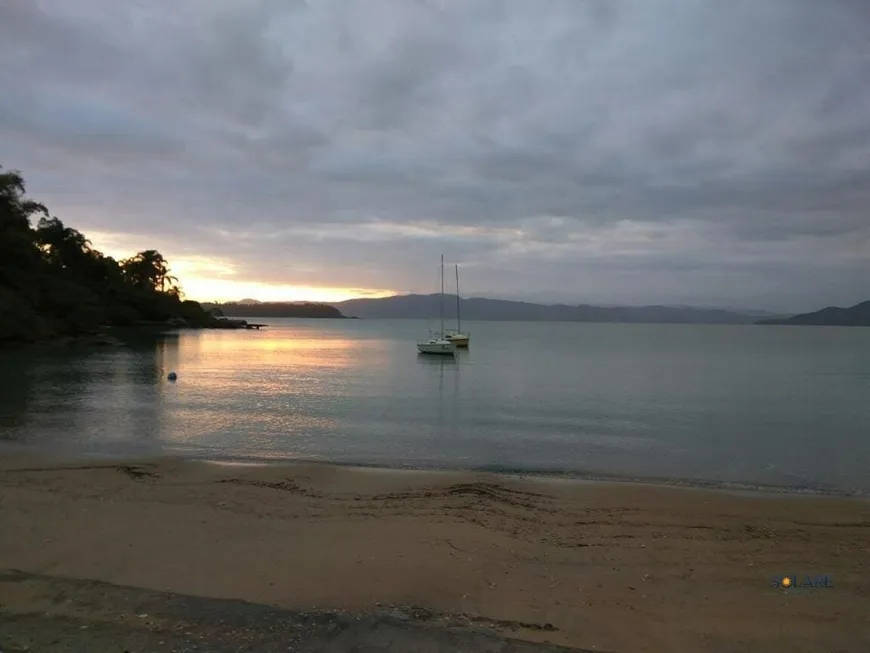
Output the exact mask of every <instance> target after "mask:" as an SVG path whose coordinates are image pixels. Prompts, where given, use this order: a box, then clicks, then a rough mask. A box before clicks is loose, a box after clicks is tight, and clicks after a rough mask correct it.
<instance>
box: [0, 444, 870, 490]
mask: <svg viewBox="0 0 870 653" xmlns="http://www.w3.org/2000/svg"><path fill="white" fill-rule="evenodd" d="M3 451H8V452H12V453H13V454H14V453H16V452H20V454H21V455H24V456H30V457H34V458H44V459H50V458H51V457H52V455H55V456H58V455H59V456H60V458H58V459H62V458H63V457H65V458H67V459H70V460H104V461H107V462H116V463H123V462H129V461H144V460H156V461H160V460H179V461H189V462H197V463H206V464H213V465H219V466H239V467H251V468H257V467H263V468H273V467H297V466H300V465H301V466H308V465H315V466H325V467H338V468H343V469H349V470H354V469H359V470H371V471H383V472H387V473H388V472H407V473H414V472H421V473H444V474H451V473H457V474H495V475H497V476H504V477H505V478H516V479H530V480H540V481H542V482H547V481H564V482H566V483H590V484H595V483H601V484H614V485H623V484H625V485H634V486H651V487H669V488H683V489H687V490H707V491H713V492H726V493H728V492H736V493H747V494H757V495H761V496H764V495H773V496H783V497H788V496H793V497H831V498H853V499H862V500H870V491H864V490H861V489H852V490H846V489H840V488H834V487H824V486H811V485H778V484H773V483H768V484H765V483H750V482H743V481H713V480H707V479H702V478H693V477H663V476H631V475H623V474H617V473H613V474H610V473H605V472H589V471H583V470H558V469H536V468H529V469H522V468H516V467H493V466H480V467H473V466H472V467H454V466H447V465H437V464H431V465H425V464H424V465H414V464H395V465H391V464H387V463H375V462H372V463H367V462H345V461H335V460H323V459H317V458H281V457H275V458H258V457H253V456H247V457H246V456H214V455H202V456H199V455H182V454H178V453H175V452H166V453H162V454H155V455H153V456H142V455H137V456H128V455H116V454H106V453H100V452H94V451H91V452H81V451H75V450H68V451H61V450H58V449H56V448H55V449H53V450H49V449H47V448H46V449H43V448H41V447H36V446H31V445H23V444H18V443H3V442H0V453H2V452H3Z"/></svg>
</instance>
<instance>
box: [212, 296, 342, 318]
mask: <svg viewBox="0 0 870 653" xmlns="http://www.w3.org/2000/svg"><path fill="white" fill-rule="evenodd" d="M206 306H212V305H211V304H206ZM213 306H214V307H215V308H217V309H218V310H219V311H220V312H221V313H223V314H224V315H226V316H228V317H314V318H318V317H321V318H343V317H345V316H344V315H342V313H341V311H339V310H338V309H337V308H335V307H334V306H330V305H329V304H320V303H314V302H257V301H252V300H247V301H244V300H243V301H242V302H230V303H226V304H214V305H213Z"/></svg>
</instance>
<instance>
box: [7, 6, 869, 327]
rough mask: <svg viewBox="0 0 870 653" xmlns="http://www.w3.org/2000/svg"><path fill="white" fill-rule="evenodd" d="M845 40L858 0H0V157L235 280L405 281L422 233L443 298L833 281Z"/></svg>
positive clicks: (817, 299)
mask: <svg viewBox="0 0 870 653" xmlns="http://www.w3.org/2000/svg"><path fill="white" fill-rule="evenodd" d="M868 34H870V10H868V5H867V3H866V2H865V1H864V0H855V1H854V2H852V1H849V0H832V1H831V2H817V1H816V0H765V1H764V2H758V1H757V0H733V1H731V2H728V3H723V2H715V0H625V1H623V0H594V1H593V0H589V1H584V0H565V1H562V0H541V1H540V2H528V1H527V0H517V1H512V0H417V1H414V0H392V1H391V0H383V1H381V0H356V1H353V0H308V1H304V0H297V1H296V2H288V1H286V0H280V1H278V0H172V1H170V0H147V1H146V0H140V1H132V0H131V1H129V2H116V1H115V0H77V1H76V2H74V3H73V2H68V1H67V0H38V1H37V0H5V2H2V3H0V60H2V61H3V62H4V63H3V65H2V66H0V89H2V92H0V163H2V164H3V165H5V166H8V167H15V168H20V169H22V170H23V171H24V173H25V176H26V177H27V179H28V180H29V181H30V189H31V192H32V194H33V195H34V196H35V197H37V198H39V199H40V200H43V201H44V202H45V203H47V204H48V205H49V206H50V207H51V208H52V210H53V212H55V213H56V214H58V215H59V216H60V217H62V218H63V219H65V220H66V221H68V222H69V223H71V224H72V225H74V226H77V227H79V228H81V229H82V230H83V231H85V232H86V233H90V232H92V231H93V232H96V233H101V234H105V235H106V237H107V238H108V239H112V240H114V241H115V242H123V243H129V244H130V247H139V248H144V247H148V246H155V247H158V248H159V249H161V251H164V252H165V253H166V254H167V255H168V256H169V257H170V260H172V259H173V258H177V259H180V260H185V259H188V260H201V261H202V260H212V261H216V262H219V263H220V264H222V265H225V267H226V269H230V270H231V271H232V274H233V275H234V278H237V279H240V280H258V281H261V282H266V283H275V284H301V285H323V286H337V287H353V288H378V289H384V288H389V289H396V290H400V291H423V292H429V291H432V290H433V289H434V285H435V279H434V270H435V266H436V265H437V257H438V255H439V254H440V253H442V252H443V253H444V254H445V256H446V257H447V259H448V260H450V261H458V262H460V263H461V264H463V265H464V266H466V267H467V272H466V275H465V278H466V282H465V286H466V288H467V289H468V292H470V293H472V294H489V295H494V296H504V297H516V298H529V299H536V300H561V301H571V302H583V301H588V302H607V303H658V302H664V303H692V304H706V305H711V304H716V305H730V306H747V307H770V308H774V309H784V310H790V309H794V310H801V309H804V308H814V307H817V305H824V304H829V303H842V304H846V303H854V302H857V301H860V300H862V299H866V298H867V297H868V295H870V290H868V273H870V39H868V38H867V35H868ZM98 244H99V241H98ZM206 267H207V266H206ZM182 281H183V279H182Z"/></svg>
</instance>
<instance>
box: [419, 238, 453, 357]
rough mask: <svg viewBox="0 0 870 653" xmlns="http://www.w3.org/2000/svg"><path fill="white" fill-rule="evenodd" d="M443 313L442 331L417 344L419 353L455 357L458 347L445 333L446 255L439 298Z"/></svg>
mask: <svg viewBox="0 0 870 653" xmlns="http://www.w3.org/2000/svg"><path fill="white" fill-rule="evenodd" d="M438 304H439V307H440V312H441V330H440V331H438V332H436V333H433V334H431V336H430V337H429V338H428V339H426V340H420V341H418V342H417V351H419V352H420V353H421V354H438V355H441V356H455V355H456V345H455V344H454V343H452V342H450V341H449V340H448V339H447V338H446V336H445V333H444V255H443V254H442V255H441V295H440V296H439V298H438Z"/></svg>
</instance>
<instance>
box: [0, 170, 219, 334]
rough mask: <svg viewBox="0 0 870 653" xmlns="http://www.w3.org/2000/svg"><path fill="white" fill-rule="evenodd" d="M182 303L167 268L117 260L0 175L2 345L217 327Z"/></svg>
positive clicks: (145, 260) (14, 179)
mask: <svg viewBox="0 0 870 653" xmlns="http://www.w3.org/2000/svg"><path fill="white" fill-rule="evenodd" d="M216 322H217V320H216V319H215V318H214V317H213V316H212V315H211V314H210V313H209V312H208V311H206V310H205V309H203V307H202V306H201V305H200V304H199V303H197V302H194V301H189V300H185V299H184V298H183V295H182V292H181V289H180V287H179V286H178V281H177V279H175V278H174V277H173V276H171V275H170V272H169V263H168V262H167V261H166V259H165V258H163V256H162V255H161V254H160V252H158V251H156V250H153V249H147V250H143V251H141V252H139V253H138V254H136V255H135V256H132V257H130V258H127V259H123V260H120V261H118V260H115V259H114V258H112V257H111V256H105V255H104V254H103V253H102V252H100V251H98V250H97V249H95V248H94V247H93V246H92V245H91V243H90V241H89V240H88V239H87V237H86V236H85V235H84V234H83V233H81V232H79V231H77V230H75V229H73V228H71V227H68V226H66V225H65V224H64V223H63V222H62V221H61V220H60V219H59V218H57V217H54V216H52V215H51V214H50V213H49V211H48V209H47V208H46V207H45V206H44V205H42V204H40V203H39V202H36V201H34V200H32V199H30V198H29V197H28V196H27V194H26V187H25V181H24V178H23V177H22V175H21V173H19V172H18V171H15V170H3V169H2V168H0V346H2V345H10V344H16V343H27V342H38V341H44V340H50V339H53V338H58V337H63V336H72V337H76V336H81V335H86V334H93V333H96V332H98V331H99V329H100V328H101V327H104V326H134V325H142V324H143V323H151V324H154V323H172V324H175V325H177V326H191V327H206V326H217V324H216Z"/></svg>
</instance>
